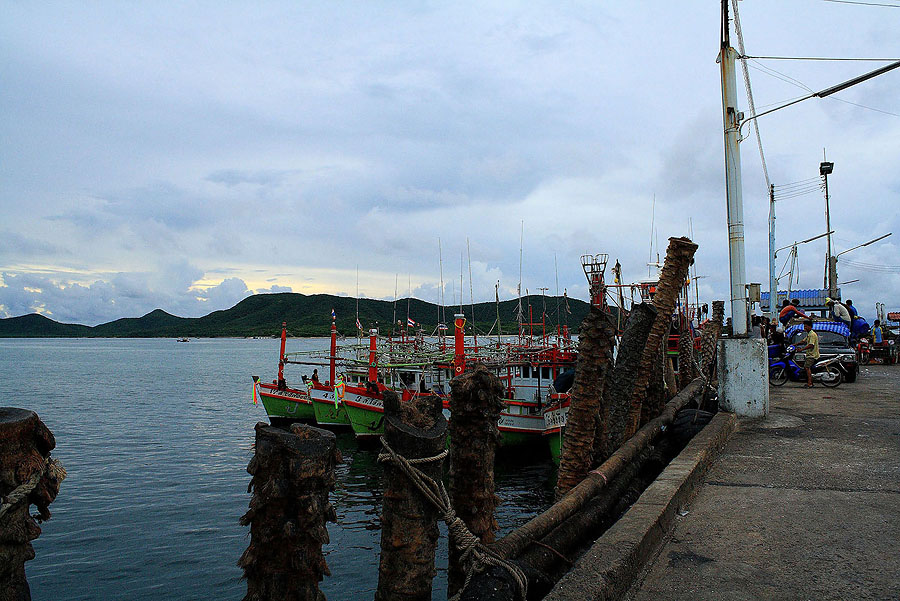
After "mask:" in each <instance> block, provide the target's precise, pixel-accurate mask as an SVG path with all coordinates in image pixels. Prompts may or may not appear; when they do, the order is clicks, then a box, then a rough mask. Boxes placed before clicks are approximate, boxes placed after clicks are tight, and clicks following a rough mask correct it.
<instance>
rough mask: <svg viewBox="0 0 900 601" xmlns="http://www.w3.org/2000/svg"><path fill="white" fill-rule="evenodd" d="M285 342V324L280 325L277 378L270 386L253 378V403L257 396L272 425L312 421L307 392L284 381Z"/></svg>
mask: <svg viewBox="0 0 900 601" xmlns="http://www.w3.org/2000/svg"><path fill="white" fill-rule="evenodd" d="M286 341H287V323H282V324H281V354H280V356H279V360H278V378H276V379H275V380H273V381H272V383H271V384H267V383H265V382H262V381H261V380H260V378H259V376H253V401H254V403H256V399H257V396H258V397H259V400H260V401H262V404H263V407H264V408H265V410H266V415H267V416H268V418H269V422H271V423H272V424H273V425H277V424H283V423H286V422H292V421H314V420H315V418H316V415H315V411H314V410H313V404H312V400H311V399H310V395H309V391H308V390H306V389H305V388H306V387H305V386H304V387H303V388H301V387H297V386H288V383H287V381H286V380H285V379H284V363H285V360H284V348H285V344H286Z"/></svg>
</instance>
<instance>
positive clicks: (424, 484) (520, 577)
mask: <svg viewBox="0 0 900 601" xmlns="http://www.w3.org/2000/svg"><path fill="white" fill-rule="evenodd" d="M381 446H383V447H384V450H385V452H384V453H380V454H379V455H378V462H379V463H386V462H388V463H393V464H394V465H395V466H396V467H397V468H399V469H400V471H401V472H403V473H404V474H406V477H407V478H409V479H410V481H411V482H412V483H413V485H415V487H416V488H417V489H418V490H419V492H421V493H422V495H423V496H424V497H425V498H426V499H427V500H428V502H429V503H431V504H432V505H433V506H434V508H435V509H437V510H438V511H439V512H440V513H441V518H442V519H443V520H444V523H445V524H447V531H448V532H449V534H450V542H451V543H452V544H453V546H454V547H455V548H456V549H459V550H460V551H461V552H462V553H461V554H460V559H461V560H462V563H463V564H464V565H468V568H467V569H466V580H465V583H464V584H463V587H462V589H460V592H459V593H457V594H456V595H455V596H454V597H452V600H455V599H459V598H460V596H461V595H462V591H464V590H465V589H466V587H467V586H469V582H470V581H471V579H472V574H473V573H474V572H475V571H476V570H477V571H479V572H480V571H483V569H484V566H497V567H501V568H504V569H505V570H507V571H508V572H509V573H510V574H511V575H512V577H513V579H514V580H515V581H516V585H517V586H518V589H519V595H520V598H521V599H523V600H524V599H525V598H526V597H527V594H528V581H527V579H526V578H525V574H524V573H523V572H522V570H521V568H519V567H518V566H517V565H515V564H514V563H512V562H509V561H507V560H505V559H503V558H502V557H500V556H499V555H497V553H495V552H494V551H492V550H491V549H489V548H487V547H485V546H484V545H483V544H482V543H481V541H480V540H479V539H478V537H477V536H475V535H474V534H472V532H471V531H469V529H468V527H466V524H465V522H463V521H462V520H461V519H460V518H459V517H458V516H457V515H456V512H455V511H454V510H453V506H452V505H451V503H450V496H449V495H448V494H447V490H446V489H445V488H444V483H443V482H442V481H441V480H440V479H438V480H437V481H435V480H434V478H432V477H430V476H428V475H427V474H425V473H423V472H422V471H421V470H419V469H418V468H416V467H415V465H421V464H424V463H432V462H435V461H441V460H443V459H444V458H445V457H446V456H447V454H448V451H447V450H446V449H445V450H444V451H442V452H441V453H439V454H437V455H435V456H433V457H421V458H418V459H406V458H405V457H403V456H402V455H398V454H397V453H396V452H395V451H394V450H393V449H391V447H390V446H388V443H387V440H386V439H385V438H384V436H382V437H381ZM414 464H415V465H414ZM452 600H451V601H452Z"/></svg>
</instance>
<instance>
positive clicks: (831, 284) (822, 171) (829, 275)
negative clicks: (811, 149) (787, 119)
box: [819, 150, 837, 298]
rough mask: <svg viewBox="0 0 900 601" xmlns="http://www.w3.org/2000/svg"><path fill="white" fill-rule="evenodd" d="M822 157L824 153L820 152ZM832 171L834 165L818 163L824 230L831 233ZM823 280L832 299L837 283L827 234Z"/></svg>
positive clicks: (834, 295)
mask: <svg viewBox="0 0 900 601" xmlns="http://www.w3.org/2000/svg"><path fill="white" fill-rule="evenodd" d="M822 155H823V157H824V155H825V151H824V150H823V151H822ZM833 171H834V163H829V162H828V161H822V162H821V163H819V175H821V176H822V177H823V178H824V179H825V229H826V230H827V231H828V232H831V212H830V210H829V203H828V201H829V197H828V176H829V175H830V174H831V173H832V172H833ZM825 257H826V259H825V276H826V277H825V279H826V281H827V283H828V296H829V297H830V298H834V297H836V296H837V282H836V281H835V280H836V276H835V273H834V271H835V265H834V263H835V260H836V259H832V258H831V234H830V233H829V234H828V252H827V254H826V255H825Z"/></svg>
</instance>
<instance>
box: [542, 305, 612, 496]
mask: <svg viewBox="0 0 900 601" xmlns="http://www.w3.org/2000/svg"><path fill="white" fill-rule="evenodd" d="M578 332H579V336H578V362H577V364H576V367H575V382H574V384H572V392H571V405H570V407H569V415H568V418H567V420H566V436H565V439H564V440H563V448H562V454H561V455H560V460H559V475H558V476H557V481H556V498H557V499H559V498H560V497H562V496H563V495H564V494H566V493H567V492H568V491H569V489H571V488H572V487H574V486H575V485H577V484H578V483H579V482H581V481H582V480H583V479H584V477H585V476H586V475H587V473H588V471H590V469H591V463H592V461H593V458H594V449H595V446H597V445H599V444H601V441H599V440H598V441H596V442H595V437H596V435H597V430H598V427H597V426H598V420H600V421H601V424H602V425H603V426H605V423H606V421H607V420H608V410H604V409H606V403H604V402H603V398H604V392H605V391H604V388H605V384H606V383H607V370H608V369H609V366H610V365H611V364H612V350H613V344H614V341H615V324H614V323H613V321H612V319H611V317H610V316H609V315H608V314H607V313H605V312H603V311H601V309H600V308H599V307H596V306H594V305H591V309H590V312H589V313H588V314H587V316H586V317H585V318H584V321H583V322H582V324H581V329H579V331H578ZM604 414H605V415H604ZM604 431H605V427H601V430H600V434H601V440H602V438H603V432H604Z"/></svg>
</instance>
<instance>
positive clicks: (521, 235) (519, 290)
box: [516, 219, 525, 339]
mask: <svg viewBox="0 0 900 601" xmlns="http://www.w3.org/2000/svg"><path fill="white" fill-rule="evenodd" d="M521 223H522V231H521V232H520V233H519V285H518V286H517V287H516V294H517V295H518V297H519V306H518V308H517V309H516V321H517V322H518V324H519V338H520V339H521V338H522V245H523V244H524V243H525V220H524V219H523V220H522V222H521Z"/></svg>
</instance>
